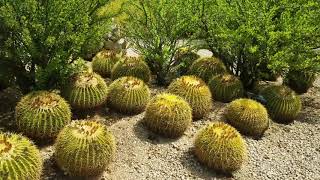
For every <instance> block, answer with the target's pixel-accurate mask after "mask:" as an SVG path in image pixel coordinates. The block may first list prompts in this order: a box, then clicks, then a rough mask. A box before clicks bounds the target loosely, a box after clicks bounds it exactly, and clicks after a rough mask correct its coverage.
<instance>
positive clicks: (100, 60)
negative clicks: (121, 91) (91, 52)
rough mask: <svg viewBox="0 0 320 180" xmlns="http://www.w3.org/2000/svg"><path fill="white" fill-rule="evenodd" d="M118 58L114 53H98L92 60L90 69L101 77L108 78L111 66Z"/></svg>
mask: <svg viewBox="0 0 320 180" xmlns="http://www.w3.org/2000/svg"><path fill="white" fill-rule="evenodd" d="M118 60H119V57H118V56H117V54H116V53H115V52H114V51H111V50H104V51H100V52H99V53H98V54H97V55H96V56H95V57H94V58H93V60H92V69H93V71H94V72H96V73H98V74H99V75H101V76H102V77H110V76H111V70H112V68H113V66H114V65H115V64H116V63H117V61H118Z"/></svg>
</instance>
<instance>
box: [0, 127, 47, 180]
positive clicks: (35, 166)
mask: <svg viewBox="0 0 320 180" xmlns="http://www.w3.org/2000/svg"><path fill="white" fill-rule="evenodd" d="M42 166H43V162H42V159H41V155H40V151H39V150H38V149H37V147H36V146H35V145H34V144H33V143H32V142H31V141H30V140H29V139H27V138H26V137H24V136H21V135H18V134H11V133H1V132H0V179H8V180H11V179H12V180H13V179H17V180H18V179H21V180H22V179H30V180H31V179H32V180H40V177H41V173H42Z"/></svg>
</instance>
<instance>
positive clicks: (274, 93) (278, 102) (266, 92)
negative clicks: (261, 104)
mask: <svg viewBox="0 0 320 180" xmlns="http://www.w3.org/2000/svg"><path fill="white" fill-rule="evenodd" d="M261 95H262V96H263V97H264V98H265V99H266V101H267V104H266V107H267V109H268V112H269V114H270V116H271V118H272V119H273V120H275V121H277V122H280V123H290V122H292V121H293V120H294V119H295V118H296V117H297V115H298V114H299V112H300V110H301V106H302V105H301V99H300V97H299V96H298V95H296V93H295V92H294V91H293V90H291V89H290V88H289V87H287V86H276V85H272V86H268V87H266V88H264V89H263V91H262V92H261Z"/></svg>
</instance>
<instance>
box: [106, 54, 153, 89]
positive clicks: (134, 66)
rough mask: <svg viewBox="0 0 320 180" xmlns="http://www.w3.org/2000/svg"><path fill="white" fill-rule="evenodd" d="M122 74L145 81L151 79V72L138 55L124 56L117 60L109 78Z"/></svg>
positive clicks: (118, 76) (116, 77)
mask: <svg viewBox="0 0 320 180" xmlns="http://www.w3.org/2000/svg"><path fill="white" fill-rule="evenodd" d="M123 76H133V77H137V78H139V79H142V80H143V81H144V82H145V83H148V82H149V81H150V80H151V72H150V69H149V67H148V65H147V64H146V62H144V60H143V59H142V58H139V57H125V58H123V59H121V60H120V61H118V62H117V63H116V64H115V66H114V67H113V69H112V73H111V79H112V80H115V79H118V78H120V77H123Z"/></svg>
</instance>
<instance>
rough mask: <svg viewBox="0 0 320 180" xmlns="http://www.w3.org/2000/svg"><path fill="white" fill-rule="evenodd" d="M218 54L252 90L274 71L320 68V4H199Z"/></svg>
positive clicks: (225, 0) (244, 0)
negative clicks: (317, 50) (318, 52)
mask: <svg viewBox="0 0 320 180" xmlns="http://www.w3.org/2000/svg"><path fill="white" fill-rule="evenodd" d="M195 1H196V2H198V4H199V5H198V9H199V13H198V14H199V16H200V17H201V19H202V21H201V23H200V24H201V26H202V29H204V30H205V32H206V37H207V42H208V44H209V46H210V49H211V50H212V52H213V53H214V55H215V56H217V57H220V58H221V59H222V61H223V62H224V64H225V65H226V66H227V68H228V69H229V70H230V72H233V73H234V74H235V75H237V76H239V77H240V79H241V81H242V82H243V84H244V86H245V88H246V89H251V88H252V87H253V86H254V85H255V83H256V82H257V81H258V80H259V79H261V72H263V71H264V70H265V68H266V67H267V68H269V69H270V70H271V71H272V72H274V73H275V74H278V73H282V72H284V71H287V70H288V69H289V67H290V69H291V68H293V69H309V70H311V71H315V72H317V71H319V70H320V68H319V67H320V56H319V55H316V53H315V51H314V50H313V49H314V48H317V47H319V46H320V35H319V34H320V29H319V27H318V25H319V23H320V4H319V3H320V2H319V1H316V0H312V1H304V0H282V1H274V0H271V1H270V0H260V1H250V0H232V1H229V0H195Z"/></svg>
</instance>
